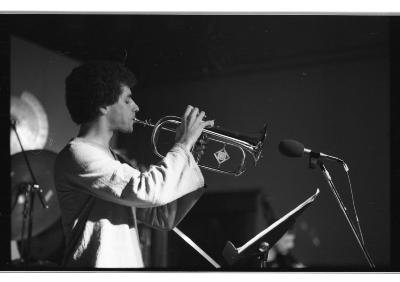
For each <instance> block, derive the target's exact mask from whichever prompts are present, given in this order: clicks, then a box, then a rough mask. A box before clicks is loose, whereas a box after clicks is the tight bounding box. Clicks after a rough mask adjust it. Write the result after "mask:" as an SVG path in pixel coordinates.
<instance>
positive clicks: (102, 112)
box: [99, 106, 108, 115]
mask: <svg viewBox="0 0 400 282" xmlns="http://www.w3.org/2000/svg"><path fill="white" fill-rule="evenodd" d="M99 112H100V114H101V115H106V114H107V113H108V106H103V107H100V108H99Z"/></svg>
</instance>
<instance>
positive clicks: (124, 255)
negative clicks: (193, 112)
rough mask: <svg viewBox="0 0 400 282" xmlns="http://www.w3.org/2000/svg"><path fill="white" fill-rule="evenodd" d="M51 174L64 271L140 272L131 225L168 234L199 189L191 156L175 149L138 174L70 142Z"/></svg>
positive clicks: (93, 148) (91, 146)
mask: <svg viewBox="0 0 400 282" xmlns="http://www.w3.org/2000/svg"><path fill="white" fill-rule="evenodd" d="M54 174H55V175H54V177H55V186H56V191H57V196H58V199H59V203H60V209H61V217H62V224H63V230H64V234H65V237H66V254H65V257H64V265H66V266H84V267H106V268H112V267H117V268H123V267H132V268H133V267H143V266H144V265H143V260H142V255H141V251H140V244H139V236H138V231H137V220H139V221H142V222H143V223H145V224H147V225H150V226H152V227H155V228H159V229H167V230H170V229H172V228H173V227H175V226H176V225H177V224H178V223H179V222H180V221H181V220H182V219H183V217H184V216H185V215H186V214H187V212H188V211H189V209H190V208H191V207H193V205H194V204H195V203H196V201H197V200H198V199H199V197H200V196H201V194H202V193H203V190H204V189H201V188H202V187H204V178H203V176H202V173H201V172H200V169H199V167H198V166H197V164H196V162H195V160H194V158H193V156H192V154H191V153H190V152H188V151H187V149H185V148H184V146H181V145H179V144H177V145H175V146H174V147H173V148H172V149H171V150H170V152H169V153H168V154H167V155H166V156H165V157H164V158H163V159H162V160H161V161H160V163H159V164H158V165H152V166H150V168H149V169H148V170H147V171H146V172H143V173H141V172H140V171H139V170H137V169H135V168H133V167H131V166H130V165H128V164H127V163H124V162H123V161H122V159H121V158H120V157H118V156H117V155H115V154H114V153H113V154H110V152H109V151H108V150H107V149H105V148H103V147H101V146H99V145H97V144H95V143H91V142H88V141H85V140H82V139H81V138H75V139H72V140H71V141H70V142H69V143H68V144H67V145H66V147H65V148H64V149H63V150H62V151H61V152H60V153H59V154H58V156H57V159H56V164H55V168H54Z"/></svg>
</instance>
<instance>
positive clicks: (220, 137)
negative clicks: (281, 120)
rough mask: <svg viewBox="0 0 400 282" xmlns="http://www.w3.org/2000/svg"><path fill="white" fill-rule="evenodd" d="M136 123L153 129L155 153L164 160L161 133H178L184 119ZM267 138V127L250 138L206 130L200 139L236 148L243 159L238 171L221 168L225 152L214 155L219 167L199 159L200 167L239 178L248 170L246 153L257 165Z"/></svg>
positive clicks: (170, 117) (152, 139)
mask: <svg viewBox="0 0 400 282" xmlns="http://www.w3.org/2000/svg"><path fill="white" fill-rule="evenodd" d="M135 121H136V123H139V124H141V125H144V126H149V127H153V132H152V135H151V143H152V145H153V149H154V153H155V154H156V155H157V156H158V157H160V158H163V157H164V156H163V155H162V154H160V152H159V150H158V148H157V139H158V134H159V131H160V130H166V131H170V132H176V127H177V126H179V125H180V124H181V121H182V119H181V118H180V117H177V116H165V117H163V118H161V119H160V120H158V121H157V122H156V123H155V124H152V123H151V122H150V121H149V120H144V121H143V120H140V119H135ZM170 125H174V126H175V128H171V127H170ZM266 137H267V125H264V127H263V129H262V130H261V132H260V134H259V135H257V136H250V135H245V134H240V133H236V132H231V131H228V130H225V129H221V128H219V127H212V128H205V129H203V131H202V135H201V137H200V138H203V139H206V140H211V141H214V142H218V143H222V144H224V148H225V145H230V146H233V147H236V148H237V149H238V150H239V151H240V153H241V155H242V158H241V161H240V162H239V165H238V166H237V169H235V170H233V171H227V170H222V169H220V168H219V166H220V164H221V163H223V162H224V161H225V160H226V159H227V156H226V152H224V150H222V151H220V152H217V153H214V156H215V158H216V159H217V162H218V165H217V167H212V166H205V165H201V164H200V163H199V161H200V159H197V162H198V165H199V167H201V168H204V169H207V170H210V171H214V172H218V173H224V174H229V175H234V176H239V175H241V174H242V173H243V172H245V170H246V168H245V159H246V152H247V153H249V154H250V155H251V156H252V158H253V161H254V165H256V164H257V162H258V160H259V159H260V158H261V154H262V150H263V146H264V144H265V141H266Z"/></svg>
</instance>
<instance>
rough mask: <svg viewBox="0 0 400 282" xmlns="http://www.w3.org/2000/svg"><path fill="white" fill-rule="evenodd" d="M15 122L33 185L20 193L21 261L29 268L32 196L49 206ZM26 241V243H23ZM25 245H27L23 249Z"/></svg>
mask: <svg viewBox="0 0 400 282" xmlns="http://www.w3.org/2000/svg"><path fill="white" fill-rule="evenodd" d="M15 124H16V121H15V120H11V127H12V129H13V130H14V132H15V135H16V136H17V139H18V142H19V145H20V146H21V150H22V154H23V156H24V159H25V163H26V165H27V167H28V170H29V173H30V175H31V178H32V181H33V183H23V184H22V185H21V186H22V187H21V188H22V191H23V192H24V193H25V201H24V209H23V211H22V212H23V221H22V230H21V242H22V246H23V248H22V255H21V256H22V261H23V262H24V264H25V266H29V263H30V259H31V241H32V222H33V216H32V211H33V207H34V200H35V198H34V196H35V195H38V197H39V200H40V203H41V204H42V207H43V208H45V209H47V208H48V207H49V206H48V205H47V203H46V200H45V199H44V197H43V190H42V189H41V188H40V186H39V184H38V182H37V181H36V177H35V174H34V173H33V170H32V167H31V165H30V163H29V160H28V156H27V155H26V153H25V150H24V147H23V146H22V142H21V139H20V138H19V135H18V132H17V128H16V126H15ZM26 221H28V238H27V239H24V237H25V225H26ZM25 240H26V242H24V241H25ZM25 243H26V245H27V247H26V249H25Z"/></svg>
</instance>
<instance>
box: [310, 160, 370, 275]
mask: <svg viewBox="0 0 400 282" xmlns="http://www.w3.org/2000/svg"><path fill="white" fill-rule="evenodd" d="M315 166H318V167H319V168H320V169H321V171H322V174H323V175H324V177H325V179H326V181H327V182H328V184H329V187H330V189H331V191H332V193H333V195H334V196H335V199H336V201H337V203H338V204H339V207H340V209H341V210H342V212H343V214H344V216H345V218H346V220H347V222H348V224H349V225H350V227H351V230H352V231H353V234H354V236H355V237H356V239H357V242H358V245H359V246H360V248H361V250H362V251H363V253H364V256H365V258H366V259H367V261H368V264H369V266H370V267H371V268H372V269H374V268H375V265H374V263H373V262H372V259H371V257H370V255H369V253H368V251H367V249H366V247H365V246H364V244H363V243H362V241H361V240H360V236H359V234H358V233H357V231H356V229H355V227H354V224H353V222H352V221H351V220H350V217H349V215H348V214H347V209H346V207H345V206H344V204H343V201H342V200H341V198H340V196H339V193H338V191H337V190H336V188H335V185H334V184H333V181H332V178H331V176H330V175H329V172H328V170H327V169H326V167H325V165H324V163H323V162H322V161H321V160H319V159H318V158H317V157H316V156H313V155H310V167H311V168H315Z"/></svg>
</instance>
